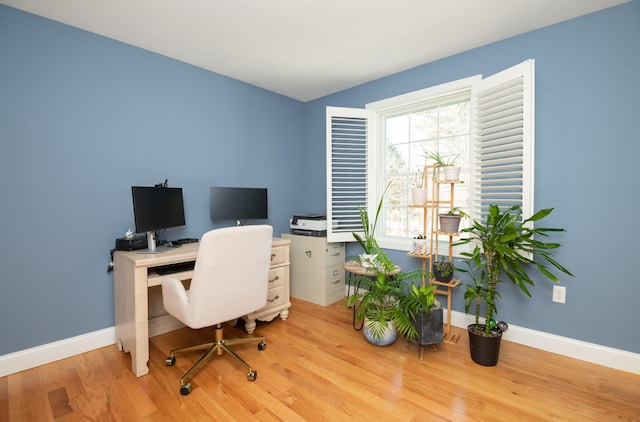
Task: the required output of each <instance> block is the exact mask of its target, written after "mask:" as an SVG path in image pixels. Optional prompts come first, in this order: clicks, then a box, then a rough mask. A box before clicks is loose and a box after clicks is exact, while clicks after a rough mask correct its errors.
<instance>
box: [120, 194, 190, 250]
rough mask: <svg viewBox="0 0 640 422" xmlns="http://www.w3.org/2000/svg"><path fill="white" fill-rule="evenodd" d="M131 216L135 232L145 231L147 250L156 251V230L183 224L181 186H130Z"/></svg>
mask: <svg viewBox="0 0 640 422" xmlns="http://www.w3.org/2000/svg"><path fill="white" fill-rule="evenodd" d="M131 195H132V197H133V217H134V220H135V224H136V232H137V233H145V232H146V233H147V243H148V245H147V247H148V249H147V250H142V251H140V252H142V253H144V252H148V253H156V252H160V249H159V248H158V247H157V246H156V240H157V239H156V237H155V233H156V232H157V231H158V230H163V229H168V228H170V227H178V226H184V225H185V218H184V202H183V200H182V188H168V187H152V186H132V187H131Z"/></svg>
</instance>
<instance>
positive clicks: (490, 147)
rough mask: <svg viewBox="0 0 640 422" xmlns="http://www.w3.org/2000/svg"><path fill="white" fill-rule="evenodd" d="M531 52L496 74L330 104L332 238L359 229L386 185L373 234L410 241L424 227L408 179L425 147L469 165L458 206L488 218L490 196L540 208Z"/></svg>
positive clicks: (386, 240)
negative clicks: (361, 210) (362, 213)
mask: <svg viewBox="0 0 640 422" xmlns="http://www.w3.org/2000/svg"><path fill="white" fill-rule="evenodd" d="M533 70H534V62H533V60H529V61H526V62H524V63H521V64H520V65H517V66H514V67H513V68H510V69H507V70H505V71H503V72H500V73H498V74H496V75H493V76H491V77H489V78H486V79H482V78H481V77H480V76H475V77H471V78H466V79H463V80H459V81H454V82H450V83H447V84H443V85H439V86H436V87H432V88H427V89H424V90H420V91H416V92H413V93H409V94H406V95H401V96H398V97H394V98H390V99H386V100H382V101H378V102H375V103H372V104H367V106H366V109H365V110H358V109H345V108H333V107H328V108H327V166H328V167H327V178H328V180H327V186H328V189H327V219H328V222H329V224H328V226H329V227H328V238H329V241H351V240H353V236H352V234H351V232H353V231H360V230H361V229H362V227H361V225H360V219H359V214H358V207H359V206H363V207H364V206H366V207H368V209H369V212H370V213H371V215H373V214H372V213H373V212H374V211H373V210H374V209H375V207H376V206H377V204H378V202H379V198H380V196H381V195H382V192H383V191H384V189H385V187H386V186H387V184H388V183H389V182H392V184H391V188H390V189H389V190H388V191H387V194H386V195H385V204H384V208H383V210H384V212H383V214H382V216H381V220H380V221H379V223H378V233H376V238H377V239H378V241H379V243H380V244H381V246H383V247H386V248H392V249H401V250H403V249H404V250H408V249H409V246H410V239H411V237H413V236H414V235H416V234H419V233H421V232H422V210H420V209H416V208H411V207H409V206H408V205H410V204H411V188H412V187H413V186H415V185H416V182H417V180H418V174H419V170H420V169H422V167H423V166H424V164H425V157H424V154H425V152H426V151H437V152H439V153H440V154H441V155H457V159H456V163H457V164H459V165H460V166H461V167H462V168H463V172H462V173H461V177H460V178H461V179H462V180H464V181H465V184H464V185H462V186H457V187H456V203H455V206H456V207H459V208H462V209H464V210H465V211H466V212H468V213H469V214H470V215H471V216H472V217H473V218H482V217H483V215H484V213H486V210H487V209H488V206H489V205H490V204H499V205H511V204H513V203H520V204H521V205H522V207H523V210H524V215H530V214H531V213H532V212H533Z"/></svg>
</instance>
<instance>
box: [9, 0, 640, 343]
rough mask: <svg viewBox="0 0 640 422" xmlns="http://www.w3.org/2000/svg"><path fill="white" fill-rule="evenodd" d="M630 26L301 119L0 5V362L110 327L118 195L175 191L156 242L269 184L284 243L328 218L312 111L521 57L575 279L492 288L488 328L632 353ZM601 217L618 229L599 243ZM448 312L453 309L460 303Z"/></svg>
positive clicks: (628, 7)
mask: <svg viewBox="0 0 640 422" xmlns="http://www.w3.org/2000/svg"><path fill="white" fill-rule="evenodd" d="M639 22H640V5H639V3H638V1H633V2H631V3H628V4H624V5H622V6H618V7H615V8H612V9H608V10H605V11H602V12H598V13H595V14H591V15H587V16H585V17H582V18H578V19H574V20H572V21H568V22H565V23H562V24H558V25H554V26H550V27H547V28H544V29H541V30H538V31H534V32H530V33H527V34H524V35H522V36H518V37H514V38H511V39H508V40H505V41H502V42H498V43H495V44H491V45H489V46H486V47H483V48H479V49H475V50H471V51H468V52H465V53H462V54H459V55H456V56H452V57H449V58H447V59H443V60H440V61H437V62H434V63H430V64H427V65H424V66H420V67H417V68H415V69H411V70H409V71H406V72H402V73H398V74H396V75H392V76H390V77H387V78H383V79H380V80H377V81H374V82H371V83H369V84H365V85H362V86H358V87H355V88H353V89H349V90H346V91H343V92H340V93H337V94H334V95H331V96H328V97H325V98H322V99H319V100H316V101H313V102H309V103H306V104H303V103H300V102H298V101H295V100H292V99H289V98H286V97H283V96H279V95H276V94H273V93H270V92H268V91H265V90H262V89H260V88H256V87H253V86H250V85H247V84H244V83H241V82H238V81H235V80H233V79H229V78H225V77H223V76H220V75H217V74H214V73H211V72H207V71H204V70H202V69H199V68H196V67H193V66H189V65H186V64H184V63H181V62H178V61H175V60H171V59H168V58H166V57H163V56H159V55H156V54H153V53H150V52H147V51H144V50H141V49H137V48H134V47H131V46H128V45H125V44H121V43H118V42H116V41H113V40H109V39H106V38H103V37H100V36H97V35H94V34H91V33H87V32H84V31H81V30H78V29H74V28H71V27H68V26H65V25H62V24H59V23H56V22H52V21H49V20H46V19H42V18H39V17H36V16H33V15H30V14H26V13H22V12H20V11H17V10H15V9H12V8H8V7H5V6H0V180H1V181H2V182H0V197H1V198H2V205H1V209H2V214H1V215H0V217H1V218H0V234H1V236H2V239H3V240H4V241H3V242H1V245H0V274H1V280H2V281H1V283H2V294H1V295H0V336H1V337H2V341H1V342H0V355H2V354H6V353H10V352H14V351H18V350H22V349H26V348H29V347H33V346H36V345H40V344H46V343H49V342H52V341H55V340H60V339H65V338H68V337H71V336H75V335H80V334H84V333H88V332H92V331H95V330H99V329H102V328H106V327H111V326H113V324H114V318H113V278H112V275H110V274H107V272H106V268H107V265H108V263H109V256H108V251H109V249H110V248H112V247H113V242H114V238H116V237H120V236H121V235H122V234H123V233H124V231H125V230H126V229H128V228H130V227H133V216H132V211H131V198H130V195H131V194H130V190H129V187H130V186H131V185H134V184H140V185H150V184H154V183H157V182H160V181H163V180H164V179H165V178H168V179H169V184H170V185H171V186H181V187H183V188H184V191H185V208H186V218H187V225H186V226H185V227H184V228H182V229H171V230H170V231H168V232H167V234H166V237H167V238H177V237H186V236H194V237H195V236H199V235H201V234H202V233H203V232H204V231H206V230H208V229H210V228H212V227H213V225H212V223H211V222H210V221H209V216H208V200H209V199H208V188H209V186H211V185H213V184H225V185H254V186H266V187H268V188H269V197H270V209H269V212H270V216H271V218H270V223H271V224H272V225H274V229H275V232H276V233H280V232H283V231H286V230H287V226H288V218H289V216H290V215H291V214H292V213H293V212H321V211H322V210H323V209H324V208H325V201H326V199H325V195H326V194H325V164H324V155H325V114H324V112H325V106H327V105H333V106H346V107H363V106H364V105H365V104H366V103H368V102H371V101H376V100H380V99H383V98H387V97H390V96H394V95H399V94H403V93H406V92H410V91H414V90H416V89H421V88H425V87H428V86H432V85H436V84H439V83H443V82H447V81H450V80H454V79H458V78H462V77H466V76H471V75H474V74H478V73H482V74H484V75H486V76H488V75H490V74H492V73H495V72H497V71H500V70H501V69H504V68H506V67H509V66H511V65H514V64H516V63H519V62H521V61H524V60H526V59H528V58H533V59H535V60H536V88H537V89H536V197H535V200H536V208H543V207H555V208H556V211H555V212H554V213H553V214H552V215H551V217H550V218H549V219H548V223H549V224H550V225H554V226H561V227H565V228H566V229H567V230H568V232H567V233H565V234H563V235H562V236H558V237H557V238H556V239H555V240H557V241H560V242H561V243H563V245H564V246H563V248H561V249H560V251H559V252H558V253H557V257H558V259H559V261H560V262H562V263H563V264H565V265H566V266H567V267H568V268H570V269H571V270H572V271H573V272H574V273H575V274H576V278H575V279H566V278H563V280H562V284H563V285H566V286H567V303H566V304H565V305H560V304H556V303H552V302H551V299H550V298H551V285H550V284H549V283H546V282H545V281H544V280H541V281H540V283H539V285H538V286H537V288H536V289H535V290H534V292H533V295H534V297H533V298H532V299H528V298H526V297H524V296H521V295H520V294H519V293H518V292H517V291H516V290H515V289H514V288H512V287H511V286H510V285H505V286H504V287H505V288H504V289H503V299H502V301H501V302H500V303H499V312H500V313H499V315H498V316H499V317H500V319H504V320H506V321H508V322H510V323H512V324H516V325H520V326H524V327H528V328H531V329H536V330H541V331H545V332H549V333H554V334H558V335H562V336H567V337H571V338H575V339H579V340H584V341H589V342H594V343H598V344H602V345H606V346H610V347H615V348H620V349H624V350H628V351H632V352H637V353H640V336H638V329H637V326H636V324H635V322H636V321H637V320H638V317H637V312H636V311H635V309H636V308H637V304H636V302H637V300H636V299H635V298H637V297H640V283H638V281H637V279H638V276H637V275H636V274H635V271H633V270H634V269H635V268H634V267H633V266H631V265H630V264H631V263H632V262H634V258H635V257H634V255H633V254H632V251H633V250H634V248H633V247H634V246H635V245H634V243H635V240H636V239H638V238H640V229H638V227H637V226H635V225H634V222H635V220H636V219H635V218H634V217H635V216H637V215H639V214H640V200H639V199H638V198H637V195H636V192H637V191H638V188H639V185H640V175H639V174H638V173H639V170H638V166H637V165H636V163H635V162H636V161H637V157H638V156H639V154H638V153H639V152H640V142H639V141H640V139H639V138H638V131H637V123H636V120H637V117H636V116H637V115H638V114H639V113H638V112H639V111H640V107H639V106H638V101H637V99H638V98H640V81H638V78H637V69H639V68H640V49H639V48H638V42H637V40H639V39H640V25H639V24H638V23H639ZM427 42H428V41H425V43H427ZM381 59H383V58H381ZM305 151H306V152H305ZM302 152H305V153H304V155H302ZM301 157H307V159H306V160H301ZM618 170H622V172H623V173H622V175H621V176H617V175H616V173H614V172H615V171H618ZM609 210H611V211H614V212H616V215H615V216H614V217H613V219H614V220H621V219H622V217H621V216H620V214H623V213H624V214H625V215H630V216H631V220H630V221H629V222H625V223H624V226H623V228H622V229H616V228H613V227H612V225H611V221H610V219H609V217H608V216H606V215H604V212H606V211H609ZM351 253H357V249H355V248H353V247H351V246H350V247H349V251H348V254H351ZM390 255H391V257H392V258H393V259H394V260H395V261H396V262H398V263H399V264H400V265H401V266H402V267H403V268H407V269H408V268H411V267H414V266H417V265H418V264H419V263H418V262H417V261H416V260H411V259H409V258H407V257H406V256H405V254H404V252H395V251H392V252H391V253H390ZM612 264H614V265H620V267H619V268H611V267H612ZM454 308H455V309H456V310H458V311H463V303H462V292H461V291H460V292H457V294H455V295H454Z"/></svg>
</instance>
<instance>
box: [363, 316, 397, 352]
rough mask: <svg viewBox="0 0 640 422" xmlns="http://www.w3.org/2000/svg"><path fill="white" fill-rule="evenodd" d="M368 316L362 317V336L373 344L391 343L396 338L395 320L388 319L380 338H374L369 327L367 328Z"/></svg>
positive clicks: (384, 344) (383, 344)
mask: <svg viewBox="0 0 640 422" xmlns="http://www.w3.org/2000/svg"><path fill="white" fill-rule="evenodd" d="M369 323H370V322H369V318H365V319H364V325H363V326H364V329H363V330H362V332H363V333H364V338H366V339H367V341H368V342H369V343H371V344H373V345H376V346H389V345H390V344H393V343H394V342H395V341H396V339H397V338H398V329H397V328H396V322H395V321H388V322H387V328H385V329H384V332H383V334H382V336H381V337H380V338H376V337H375V336H374V335H373V333H372V332H371V329H370V328H369Z"/></svg>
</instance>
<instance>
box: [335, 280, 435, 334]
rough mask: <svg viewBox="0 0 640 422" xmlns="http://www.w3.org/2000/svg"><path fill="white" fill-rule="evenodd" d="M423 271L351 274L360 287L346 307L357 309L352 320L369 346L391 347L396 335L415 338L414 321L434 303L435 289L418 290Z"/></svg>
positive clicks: (424, 288)
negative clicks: (354, 319) (360, 326)
mask: <svg viewBox="0 0 640 422" xmlns="http://www.w3.org/2000/svg"><path fill="white" fill-rule="evenodd" d="M424 276H425V272H424V271H423V270H413V271H407V272H398V273H393V272H388V271H385V270H384V268H377V269H376V270H375V275H373V276H370V275H358V274H356V275H354V276H353V277H351V279H350V282H352V283H356V284H357V285H358V286H359V288H358V290H357V291H355V292H354V293H353V294H351V295H349V296H348V297H347V301H346V305H347V306H348V307H356V310H355V318H356V320H357V321H362V323H363V332H364V336H365V338H366V339H367V340H368V341H369V342H370V343H372V344H375V345H378V346H387V345H389V344H392V343H393V342H394V341H395V340H396V338H397V334H398V333H399V334H400V335H402V336H404V337H406V338H408V339H409V340H415V339H417V338H418V329H416V326H415V325H414V324H415V320H416V317H417V316H418V314H419V313H420V312H423V313H426V314H427V315H428V314H429V313H430V312H431V309H432V308H433V306H434V302H435V288H433V287H432V286H426V287H421V286H420V283H421V281H422V278H423V277H424Z"/></svg>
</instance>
